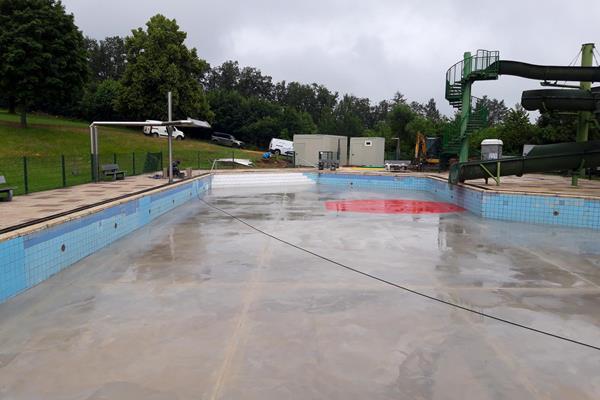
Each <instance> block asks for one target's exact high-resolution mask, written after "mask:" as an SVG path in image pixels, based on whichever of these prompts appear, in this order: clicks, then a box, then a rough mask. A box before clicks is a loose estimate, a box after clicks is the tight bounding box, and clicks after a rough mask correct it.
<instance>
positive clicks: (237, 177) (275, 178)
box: [212, 172, 316, 188]
mask: <svg viewBox="0 0 600 400" xmlns="http://www.w3.org/2000/svg"><path fill="white" fill-rule="evenodd" d="M314 184H316V182H315V181H314V180H312V179H310V178H309V177H307V176H306V175H304V174H303V173H300V172H281V173H278V172H276V173H267V172H264V173H261V172H257V173H237V174H235V173H232V174H222V173H219V174H215V175H213V178H212V187H213V188H222V187H254V186H290V185H314Z"/></svg>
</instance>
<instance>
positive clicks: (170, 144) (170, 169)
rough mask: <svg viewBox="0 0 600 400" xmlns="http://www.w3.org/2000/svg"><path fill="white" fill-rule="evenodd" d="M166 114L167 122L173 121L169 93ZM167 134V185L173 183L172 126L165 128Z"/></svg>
mask: <svg viewBox="0 0 600 400" xmlns="http://www.w3.org/2000/svg"><path fill="white" fill-rule="evenodd" d="M167 107H168V110H167V113H168V116H169V122H172V121H173V104H172V101H171V92H169V93H168V94H167ZM167 134H168V138H169V183H173V126H171V125H168V126H167Z"/></svg>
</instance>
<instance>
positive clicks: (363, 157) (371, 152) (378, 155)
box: [348, 137, 385, 167]
mask: <svg viewBox="0 0 600 400" xmlns="http://www.w3.org/2000/svg"><path fill="white" fill-rule="evenodd" d="M368 144H370V145H368ZM384 158H385V138H382V137H353V138H350V161H349V163H348V164H350V165H357V166H377V167H382V166H383V164H384Z"/></svg>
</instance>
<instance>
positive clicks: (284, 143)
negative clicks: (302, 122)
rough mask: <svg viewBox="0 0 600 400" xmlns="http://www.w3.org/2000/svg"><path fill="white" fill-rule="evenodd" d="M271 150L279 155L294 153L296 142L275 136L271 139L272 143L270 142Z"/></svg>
mask: <svg viewBox="0 0 600 400" xmlns="http://www.w3.org/2000/svg"><path fill="white" fill-rule="evenodd" d="M269 151H270V152H271V153H273V154H277V155H279V154H284V155H286V156H289V155H292V154H293V153H294V142H292V141H291V140H283V139H276V138H273V139H271V143H269Z"/></svg>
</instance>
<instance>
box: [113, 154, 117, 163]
mask: <svg viewBox="0 0 600 400" xmlns="http://www.w3.org/2000/svg"><path fill="white" fill-rule="evenodd" d="M116 163H117V153H113V164H116Z"/></svg>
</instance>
